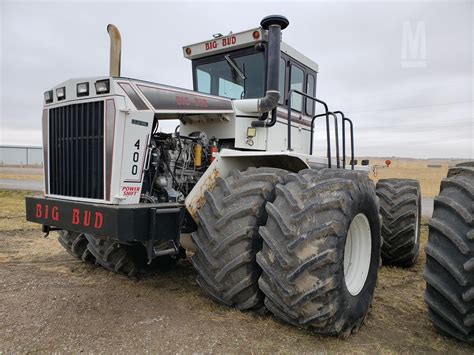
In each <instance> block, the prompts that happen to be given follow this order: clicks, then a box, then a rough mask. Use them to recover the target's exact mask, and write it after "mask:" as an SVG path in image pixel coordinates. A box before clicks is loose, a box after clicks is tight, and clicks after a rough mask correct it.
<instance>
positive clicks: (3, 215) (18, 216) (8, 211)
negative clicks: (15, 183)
mask: <svg viewBox="0 0 474 355" xmlns="http://www.w3.org/2000/svg"><path fill="white" fill-rule="evenodd" d="M35 194H37V193H34V192H25V191H4V190H0V205H1V206H2V208H1V209H0V231H14V230H29V229H33V228H38V225H37V224H35V223H30V222H27V221H26V219H25V201H24V198H25V197H26V196H33V195H35Z"/></svg>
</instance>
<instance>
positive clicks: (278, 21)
mask: <svg viewBox="0 0 474 355" xmlns="http://www.w3.org/2000/svg"><path fill="white" fill-rule="evenodd" d="M289 24H290V22H289V21H288V19H287V18H286V17H285V16H281V15H270V16H266V17H265V18H263V20H262V21H261V22H260V26H262V28H263V29H264V30H267V31H268V50H267V52H268V54H267V91H266V93H265V96H264V97H262V98H261V99H259V101H258V110H259V112H261V113H264V114H263V115H262V117H261V118H260V120H261V121H254V122H252V126H254V127H263V126H273V124H274V123H273V124H272V122H273V120H275V121H276V112H273V114H272V116H273V117H272V120H271V122H270V123H267V124H266V122H264V121H265V120H266V119H267V117H268V112H270V111H272V110H273V111H275V110H276V107H277V106H278V100H279V99H280V95H281V94H282V93H280V91H279V87H278V86H279V82H280V78H279V75H280V43H281V30H284V29H285V28H287V27H288V25H289Z"/></svg>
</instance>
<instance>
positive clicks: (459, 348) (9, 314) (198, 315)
mask: <svg viewBox="0 0 474 355" xmlns="http://www.w3.org/2000/svg"><path fill="white" fill-rule="evenodd" d="M26 195H32V193H23V192H5V191H1V192H0V201H1V203H2V206H3V208H2V209H1V212H0V243H1V245H2V247H1V248H0V280H1V282H0V295H1V300H2V301H1V302H0V319H2V322H0V332H1V334H2V335H1V336H0V353H13V352H14V353H18V352H20V353H22V352H46V353H49V352H67V353H71V352H72V353H78V352H107V353H117V352H131V353H143V352H153V353H183V352H184V353H188V352H189V353H191V352H205V353H209V352H217V353H242V352H244V353H294V354H300V353H315V352H330V353H335V352H343V353H347V352H351V353H394V352H396V353H398V352H403V353H406V352H408V353H419V352H428V353H432V352H442V353H472V348H471V347H469V346H467V345H465V344H463V343H460V342H458V341H455V340H453V339H450V338H446V337H444V336H441V335H439V334H438V333H436V332H435V330H434V329H433V327H432V325H431V323H430V322H429V320H428V316H427V311H426V306H425V303H424V300H423V292H424V287H425V284H424V281H423V277H422V273H423V267H424V263H425V255H424V252H423V251H421V254H420V257H419V259H418V261H417V262H416V264H415V265H414V266H413V267H411V268H408V269H399V268H393V267H382V268H381V269H380V272H379V280H378V285H377V288H376V291H375V296H374V301H373V306H372V308H371V311H370V313H369V315H368V317H367V319H366V321H365V324H364V326H363V327H361V329H360V330H359V332H358V333H357V334H353V335H352V336H350V337H349V338H347V339H338V338H333V337H322V336H318V335H315V334H312V333H310V332H307V331H305V330H301V329H298V328H295V327H292V326H288V325H286V324H283V323H281V322H279V321H277V320H276V319H275V318H273V317H272V316H270V315H264V316H259V315H256V314H254V313H251V312H239V311H237V310H234V309H231V308H227V307H223V306H220V305H219V304H216V303H215V302H213V301H212V300H210V299H209V298H208V297H207V296H206V295H205V294H204V293H203V292H202V291H201V289H200V288H199V286H198V285H197V284H196V282H195V276H196V274H195V271H194V269H193V268H192V266H191V264H190V262H189V261H188V260H183V261H181V262H180V263H179V264H178V266H177V268H176V269H175V270H172V271H168V272H160V273H155V274H152V275H148V276H146V277H143V278H140V279H130V278H127V277H124V276H120V275H116V274H112V273H110V272H107V271H106V270H104V269H103V268H101V267H97V266H94V265H90V264H86V263H83V262H80V261H78V260H76V259H75V258H73V257H72V256H70V255H69V254H67V253H66V252H65V251H64V249H62V247H61V246H60V245H59V243H58V242H57V240H56V234H55V233H54V232H53V233H51V235H50V236H49V237H48V238H43V237H42V233H41V230H40V226H38V225H36V224H31V223H28V222H26V221H25V220H24V201H23V199H24V196H26ZM421 232H422V235H421V241H422V246H424V244H425V243H426V239H427V225H426V220H423V224H422V229H421Z"/></svg>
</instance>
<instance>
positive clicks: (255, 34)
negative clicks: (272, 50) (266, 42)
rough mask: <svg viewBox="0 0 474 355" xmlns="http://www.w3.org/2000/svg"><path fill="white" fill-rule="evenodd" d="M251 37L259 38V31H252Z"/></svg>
mask: <svg viewBox="0 0 474 355" xmlns="http://www.w3.org/2000/svg"><path fill="white" fill-rule="evenodd" d="M252 37H253V39H259V38H260V31H253V33H252Z"/></svg>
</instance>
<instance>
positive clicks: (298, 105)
mask: <svg viewBox="0 0 474 355" xmlns="http://www.w3.org/2000/svg"><path fill="white" fill-rule="evenodd" d="M303 81H304V72H303V69H301V68H299V67H297V66H296V65H294V64H292V65H291V71H290V90H298V91H303ZM291 108H292V109H293V110H296V111H299V112H301V111H302V109H303V97H302V96H301V95H299V94H293V95H292V96H291Z"/></svg>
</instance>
